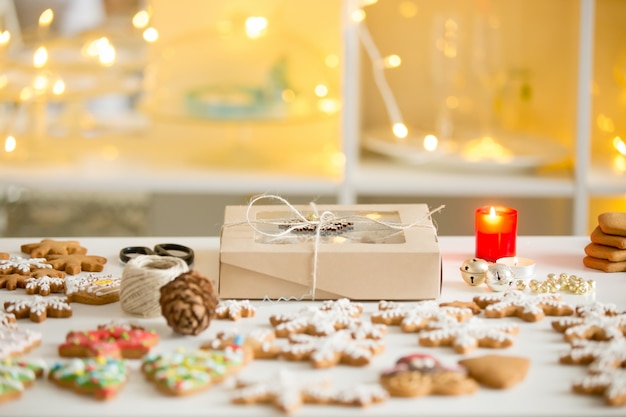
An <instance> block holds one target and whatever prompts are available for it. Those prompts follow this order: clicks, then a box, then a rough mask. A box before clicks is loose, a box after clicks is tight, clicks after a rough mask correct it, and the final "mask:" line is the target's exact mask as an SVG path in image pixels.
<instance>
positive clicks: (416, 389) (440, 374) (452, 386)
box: [380, 353, 478, 397]
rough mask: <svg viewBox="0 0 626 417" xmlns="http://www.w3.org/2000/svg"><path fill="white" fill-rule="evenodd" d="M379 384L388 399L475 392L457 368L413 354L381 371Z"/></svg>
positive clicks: (474, 384) (470, 381)
mask: <svg viewBox="0 0 626 417" xmlns="http://www.w3.org/2000/svg"><path fill="white" fill-rule="evenodd" d="M380 383H381V384H382V386H383V387H384V388H385V389H386V390H387V391H388V392H389V394H390V395H391V396H392V397H421V396H425V395H465V394H472V393H474V392H475V391H476V390H477V389H478V384H477V383H476V381H474V380H473V379H471V378H469V377H468V376H467V372H466V370H465V368H463V367H461V366H455V367H446V366H444V365H442V364H441V362H439V360H437V359H436V358H435V357H434V356H432V355H428V354H422V353H416V354H412V355H408V356H403V357H401V358H400V359H398V360H397V361H396V363H395V365H394V366H393V367H392V368H390V369H387V370H385V371H383V373H382V374H381V375H380Z"/></svg>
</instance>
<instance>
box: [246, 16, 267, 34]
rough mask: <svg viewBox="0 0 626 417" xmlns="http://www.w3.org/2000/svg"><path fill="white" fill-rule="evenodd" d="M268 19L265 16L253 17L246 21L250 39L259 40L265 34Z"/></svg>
mask: <svg viewBox="0 0 626 417" xmlns="http://www.w3.org/2000/svg"><path fill="white" fill-rule="evenodd" d="M266 29H267V19H266V18H264V17H263V16H251V17H249V18H247V19H246V35H248V37H249V38H252V39H254V38H258V37H261V36H263V35H264V34H265V30H266Z"/></svg>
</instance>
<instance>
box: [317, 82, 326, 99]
mask: <svg viewBox="0 0 626 417" xmlns="http://www.w3.org/2000/svg"><path fill="white" fill-rule="evenodd" d="M315 95H316V96H318V97H326V96H327V95H328V87H326V86H325V85H324V84H318V85H316V86H315Z"/></svg>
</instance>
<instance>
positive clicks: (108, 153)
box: [101, 145, 120, 161]
mask: <svg viewBox="0 0 626 417" xmlns="http://www.w3.org/2000/svg"><path fill="white" fill-rule="evenodd" d="M101 155H102V159H104V160H106V161H114V160H116V159H117V158H118V157H119V155H120V150H119V149H118V148H117V146H115V145H108V146H105V147H104V148H102V151H101Z"/></svg>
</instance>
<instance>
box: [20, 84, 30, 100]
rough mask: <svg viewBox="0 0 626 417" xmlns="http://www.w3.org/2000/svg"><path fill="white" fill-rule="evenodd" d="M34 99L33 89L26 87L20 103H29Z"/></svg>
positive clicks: (21, 94) (22, 91)
mask: <svg viewBox="0 0 626 417" xmlns="http://www.w3.org/2000/svg"><path fill="white" fill-rule="evenodd" d="M32 98H33V89H32V88H30V87H24V88H22V90H21V91H20V101H28V100H30V99H32Z"/></svg>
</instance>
